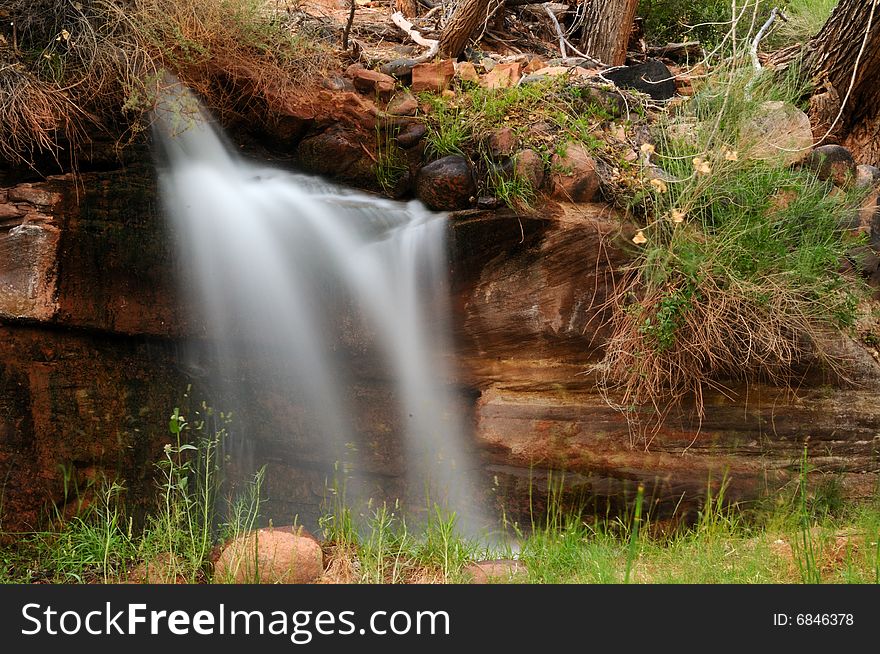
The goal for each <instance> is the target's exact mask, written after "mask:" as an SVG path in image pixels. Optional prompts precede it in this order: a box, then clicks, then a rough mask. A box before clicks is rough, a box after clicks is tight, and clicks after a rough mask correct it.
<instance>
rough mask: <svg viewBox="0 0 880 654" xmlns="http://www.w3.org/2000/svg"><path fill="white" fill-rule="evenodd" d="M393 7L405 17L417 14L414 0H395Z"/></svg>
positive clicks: (417, 9)
mask: <svg viewBox="0 0 880 654" xmlns="http://www.w3.org/2000/svg"><path fill="white" fill-rule="evenodd" d="M394 7H395V9H397V11H399V12H400V13H402V14H403V15H404V16H405V17H406V18H415V17H416V16H418V15H419V5H418V3H417V2H416V0H396V1H395V4H394Z"/></svg>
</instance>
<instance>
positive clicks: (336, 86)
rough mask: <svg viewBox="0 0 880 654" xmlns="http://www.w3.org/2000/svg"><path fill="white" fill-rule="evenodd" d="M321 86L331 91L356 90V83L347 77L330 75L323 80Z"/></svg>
mask: <svg viewBox="0 0 880 654" xmlns="http://www.w3.org/2000/svg"><path fill="white" fill-rule="evenodd" d="M321 86H323V87H324V88H325V89H328V90H330V91H347V92H352V91H354V90H355V89H354V84H353V83H352V81H351V80H350V79H348V78H347V77H328V78H327V79H325V80H322V81H321Z"/></svg>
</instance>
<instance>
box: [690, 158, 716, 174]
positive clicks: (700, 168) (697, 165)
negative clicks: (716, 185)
mask: <svg viewBox="0 0 880 654" xmlns="http://www.w3.org/2000/svg"><path fill="white" fill-rule="evenodd" d="M694 170H695V171H697V174H698V175H711V174H712V168H711V166H709V163H708V162H707V161H706V160H705V159H703V158H702V157H694Z"/></svg>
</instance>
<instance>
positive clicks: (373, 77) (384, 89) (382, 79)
mask: <svg viewBox="0 0 880 654" xmlns="http://www.w3.org/2000/svg"><path fill="white" fill-rule="evenodd" d="M351 81H352V82H353V83H354V87H355V88H356V89H357V90H358V91H360V92H361V93H378V94H379V95H389V94H391V93H393V92H394V86H395V84H396V80H395V79H394V78H393V77H391V75H386V74H385V73H380V72H378V71H375V70H367V69H365V68H361V69H360V70H355V71H354V74H353V75H352V80H351Z"/></svg>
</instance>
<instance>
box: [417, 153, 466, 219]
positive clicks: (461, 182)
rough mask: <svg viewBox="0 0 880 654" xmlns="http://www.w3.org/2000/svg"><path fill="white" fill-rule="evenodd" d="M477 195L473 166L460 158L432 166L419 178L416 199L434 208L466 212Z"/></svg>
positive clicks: (456, 157) (451, 158) (422, 170)
mask: <svg viewBox="0 0 880 654" xmlns="http://www.w3.org/2000/svg"><path fill="white" fill-rule="evenodd" d="M476 192H477V186H476V183H475V182H474V175H473V171H472V170H471V166H470V163H468V161H467V159H465V158H464V157H461V156H458V155H450V156H448V157H443V158H442V159H438V160H437V161H433V162H431V163H429V164H428V165H427V166H424V167H423V168H422V169H421V170H419V173H418V176H417V177H416V196H417V197H418V198H419V200H421V201H422V202H424V203H425V204H426V205H427V206H428V207H430V208H431V209H436V210H439V211H448V210H454V209H464V208H466V207H469V206H470V204H471V199H472V198H473V196H474V195H475V194H476Z"/></svg>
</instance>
